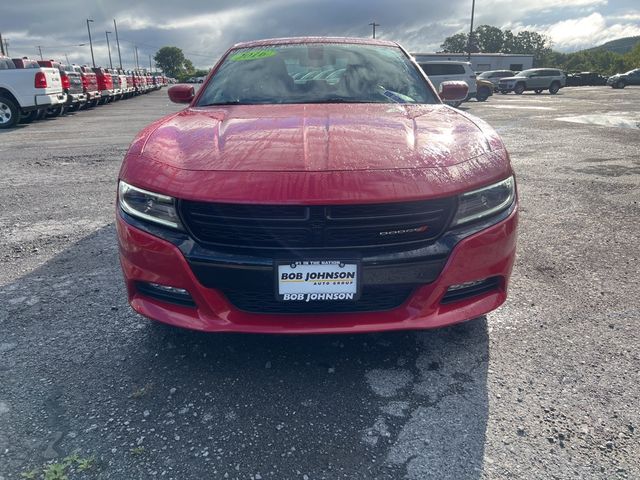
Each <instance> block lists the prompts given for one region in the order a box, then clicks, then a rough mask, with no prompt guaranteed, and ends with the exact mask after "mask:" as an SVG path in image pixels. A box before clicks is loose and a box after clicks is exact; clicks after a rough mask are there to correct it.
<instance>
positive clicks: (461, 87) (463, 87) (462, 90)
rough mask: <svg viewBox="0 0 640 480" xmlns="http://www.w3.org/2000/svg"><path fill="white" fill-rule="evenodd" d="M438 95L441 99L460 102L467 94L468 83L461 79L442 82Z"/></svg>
mask: <svg viewBox="0 0 640 480" xmlns="http://www.w3.org/2000/svg"><path fill="white" fill-rule="evenodd" d="M439 95H440V99H441V100H442V101H447V102H461V101H462V100H464V99H466V98H467V95H469V85H467V83H466V82H461V81H450V82H442V83H441V84H440V93H439Z"/></svg>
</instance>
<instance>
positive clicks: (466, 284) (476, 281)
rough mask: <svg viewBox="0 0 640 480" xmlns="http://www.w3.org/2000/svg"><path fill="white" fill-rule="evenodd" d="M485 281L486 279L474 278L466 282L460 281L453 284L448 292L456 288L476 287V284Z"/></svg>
mask: <svg viewBox="0 0 640 480" xmlns="http://www.w3.org/2000/svg"><path fill="white" fill-rule="evenodd" d="M484 281H485V279H482V280H474V281H473V282H464V283H459V284H457V285H451V286H450V287H449V288H448V289H447V292H454V291H456V290H462V289H463V288H469V287H475V286H476V285H480V284H481V283H483V282H484Z"/></svg>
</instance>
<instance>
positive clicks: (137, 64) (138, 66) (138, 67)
mask: <svg viewBox="0 0 640 480" xmlns="http://www.w3.org/2000/svg"><path fill="white" fill-rule="evenodd" d="M134 48H135V49H136V69H137V70H139V69H140V64H139V63H138V46H137V45H135V46H134Z"/></svg>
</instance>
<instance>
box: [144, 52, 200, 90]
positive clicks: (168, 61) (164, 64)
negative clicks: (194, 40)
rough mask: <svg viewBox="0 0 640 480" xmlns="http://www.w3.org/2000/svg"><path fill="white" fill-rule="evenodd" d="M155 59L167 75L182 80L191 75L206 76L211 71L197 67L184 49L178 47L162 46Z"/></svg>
mask: <svg viewBox="0 0 640 480" xmlns="http://www.w3.org/2000/svg"><path fill="white" fill-rule="evenodd" d="M153 59H154V61H155V62H156V66H157V67H159V68H161V69H162V71H163V72H164V73H165V75H167V76H169V77H172V78H176V79H178V81H181V82H183V81H185V80H186V79H187V78H190V77H204V76H205V75H207V74H208V73H209V70H199V69H197V68H195V67H194V66H193V63H192V62H191V60H189V59H188V58H186V57H185V56H184V52H183V51H182V49H181V48H178V47H162V48H161V49H160V50H158V51H157V52H156V54H155V55H154V57H153Z"/></svg>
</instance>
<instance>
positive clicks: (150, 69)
mask: <svg viewBox="0 0 640 480" xmlns="http://www.w3.org/2000/svg"><path fill="white" fill-rule="evenodd" d="M152 70H153V67H152V66H151V55H149V71H150V72H151V71H152Z"/></svg>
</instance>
